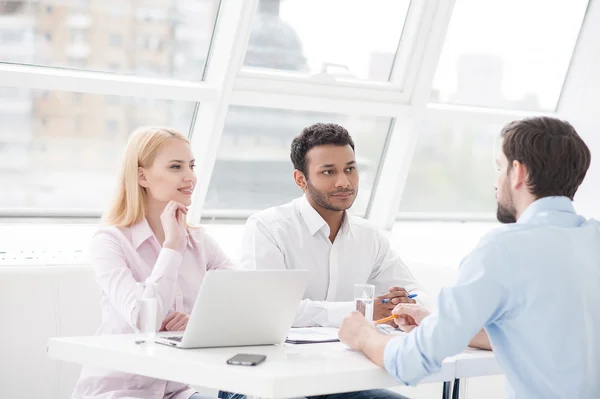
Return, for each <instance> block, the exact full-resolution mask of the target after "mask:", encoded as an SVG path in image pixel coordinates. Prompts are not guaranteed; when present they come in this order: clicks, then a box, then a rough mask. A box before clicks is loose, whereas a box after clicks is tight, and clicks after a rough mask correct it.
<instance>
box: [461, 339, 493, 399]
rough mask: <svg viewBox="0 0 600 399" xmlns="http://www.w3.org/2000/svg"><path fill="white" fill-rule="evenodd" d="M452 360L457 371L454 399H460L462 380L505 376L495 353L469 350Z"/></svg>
mask: <svg viewBox="0 0 600 399" xmlns="http://www.w3.org/2000/svg"><path fill="white" fill-rule="evenodd" d="M452 358H453V359H454V370H455V380H454V387H453V388H452V399H458V398H459V392H460V380H461V379H465V378H471V377H484V376H493V375H502V374H504V371H502V368H500V364H499V363H498V360H497V359H496V356H495V355H494V352H490V351H483V350H479V349H472V348H468V349H465V350H464V351H462V352H461V353H459V354H458V355H456V356H453V357H452Z"/></svg>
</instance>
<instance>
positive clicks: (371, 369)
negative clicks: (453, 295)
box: [48, 335, 495, 399]
mask: <svg viewBox="0 0 600 399" xmlns="http://www.w3.org/2000/svg"><path fill="white" fill-rule="evenodd" d="M135 340H136V336H134V335H110V336H92V337H74V338H52V339H50V340H49V341H48V355H49V356H50V357H51V358H54V359H57V360H63V361H67V362H74V363H80V364H87V365H92V366H97V367H103V368H107V369H112V370H118V371H123V372H128V373H134V374H139V375H145V376H148V377H154V378H160V379H164V380H170V381H177V382H181V383H185V384H188V385H190V386H193V387H204V388H209V389H218V390H223V391H229V392H237V393H243V394H246V395H249V396H255V397H264V398H273V399H277V398H293V397H301V396H311V395H322V394H328V393H338V392H351V391H362V390H369V389H378V388H390V387H394V386H398V385H399V384H398V382H397V381H396V380H395V379H394V378H392V377H391V376H389V375H388V374H387V372H386V371H385V370H383V369H381V368H379V367H378V366H376V365H375V364H373V363H371V362H370V361H369V360H368V359H367V358H366V357H365V356H364V355H363V354H361V353H358V352H355V351H352V350H350V349H349V348H348V347H346V346H345V345H344V344H341V343H329V344H312V345H289V344H284V345H275V346H254V347H239V348H214V349H186V350H183V349H175V348H171V347H167V346H164V345H160V344H155V343H148V342H147V343H143V344H136V343H135ZM479 352H480V351H477V352H473V353H468V352H467V353H463V354H460V355H458V358H459V359H460V361H461V362H464V366H463V367H465V368H466V369H469V370H474V369H476V368H477V365H476V364H475V363H473V361H472V360H473V359H475V361H477V357H478V356H479V355H480V354H479ZM237 353H252V354H264V355H266V356H267V360H266V361H265V362H264V363H262V364H261V365H259V366H257V367H242V366H230V365H227V364H226V360H227V359H229V358H230V357H232V356H234V355H235V354H237ZM490 354H491V353H486V354H485V356H484V359H485V361H489V355H490ZM491 356H492V359H493V354H491ZM470 359H471V360H470ZM494 360H495V359H494ZM470 361H471V364H469V362H470ZM456 366H457V361H456V359H455V358H454V357H453V358H448V359H446V360H445V361H444V363H443V365H442V369H441V370H440V372H439V373H437V374H435V375H432V376H429V377H427V378H425V379H424V380H423V382H422V383H431V382H445V383H446V385H447V386H448V387H449V383H450V381H453V380H454V379H455V378H457V373H456ZM465 376H466V375H465ZM459 378H460V377H459Z"/></svg>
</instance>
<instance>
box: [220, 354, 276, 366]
mask: <svg viewBox="0 0 600 399" xmlns="http://www.w3.org/2000/svg"><path fill="white" fill-rule="evenodd" d="M266 358H267V357H266V356H265V355H250V354H246V353H238V354H237V355H235V356H234V357H232V358H231V359H229V360H227V364H233V365H236V366H256V365H257V364H261V363H262V362H264V361H265V359H266Z"/></svg>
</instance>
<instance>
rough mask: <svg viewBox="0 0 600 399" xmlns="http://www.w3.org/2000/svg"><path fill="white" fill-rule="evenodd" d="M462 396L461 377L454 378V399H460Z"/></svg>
mask: <svg viewBox="0 0 600 399" xmlns="http://www.w3.org/2000/svg"><path fill="white" fill-rule="evenodd" d="M459 396H460V379H458V378H456V379H455V380H454V388H452V399H458V398H459Z"/></svg>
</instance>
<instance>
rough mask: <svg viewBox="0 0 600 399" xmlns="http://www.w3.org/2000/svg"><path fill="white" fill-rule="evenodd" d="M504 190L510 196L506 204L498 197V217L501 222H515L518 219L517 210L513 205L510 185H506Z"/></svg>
mask: <svg viewBox="0 0 600 399" xmlns="http://www.w3.org/2000/svg"><path fill="white" fill-rule="evenodd" d="M503 192H504V193H505V194H506V195H507V196H508V200H507V201H506V204H501V203H500V198H498V210H497V211H496V218H497V219H498V221H499V222H500V223H504V224H507V223H515V222H516V221H517V210H516V209H515V206H514V205H513V200H512V192H511V190H510V187H508V185H506V186H505V187H504V190H503Z"/></svg>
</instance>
